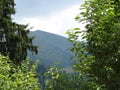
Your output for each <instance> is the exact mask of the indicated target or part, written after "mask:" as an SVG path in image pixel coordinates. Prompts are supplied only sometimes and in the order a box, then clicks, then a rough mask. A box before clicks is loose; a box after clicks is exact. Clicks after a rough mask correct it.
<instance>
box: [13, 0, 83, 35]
mask: <svg viewBox="0 0 120 90" xmlns="http://www.w3.org/2000/svg"><path fill="white" fill-rule="evenodd" d="M83 2H84V0H15V3H16V7H15V8H16V14H15V15H14V16H13V21H15V22H17V23H20V24H29V27H33V28H32V29H31V30H32V31H35V30H42V31H46V32H50V33H54V34H58V35H61V36H65V37H66V36H67V35H66V34H65V33H66V31H67V30H68V29H72V28H75V27H80V28H83V25H82V24H79V23H78V22H77V21H75V19H74V18H75V16H76V15H77V14H79V13H80V11H79V7H80V5H81V4H82V3H83Z"/></svg>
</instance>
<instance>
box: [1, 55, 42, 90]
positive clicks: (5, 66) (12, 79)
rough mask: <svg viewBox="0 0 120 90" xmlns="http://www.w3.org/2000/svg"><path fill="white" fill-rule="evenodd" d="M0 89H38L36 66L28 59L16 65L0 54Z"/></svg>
mask: <svg viewBox="0 0 120 90" xmlns="http://www.w3.org/2000/svg"><path fill="white" fill-rule="evenodd" d="M0 90H40V84H39V82H38V78H37V73H36V66H35V65H33V63H30V61H28V60H26V61H25V62H23V63H21V66H17V65H15V64H13V63H12V61H10V60H9V58H8V57H4V56H1V55H0Z"/></svg>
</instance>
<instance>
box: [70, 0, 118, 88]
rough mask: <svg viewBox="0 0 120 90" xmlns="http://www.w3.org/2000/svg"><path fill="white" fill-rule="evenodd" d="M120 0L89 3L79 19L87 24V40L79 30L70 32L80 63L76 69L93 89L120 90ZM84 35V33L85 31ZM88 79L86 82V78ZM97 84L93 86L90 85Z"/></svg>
mask: <svg viewBox="0 0 120 90" xmlns="http://www.w3.org/2000/svg"><path fill="white" fill-rule="evenodd" d="M119 8H120V0H87V1H85V3H84V4H83V5H82V6H81V8H80V9H82V12H81V13H80V15H78V16H77V17H76V20H78V21H80V22H84V23H86V25H85V26H86V30H85V31H84V35H83V37H82V38H83V39H84V40H83V41H78V34H79V30H78V29H74V31H72V32H71V31H70V32H68V34H69V40H70V41H72V42H73V49H72V51H73V52H74V53H75V55H76V57H77V59H78V61H77V63H76V64H75V65H74V66H75V69H76V70H77V71H79V72H80V73H81V76H80V77H83V78H82V79H83V81H85V82H86V83H87V84H86V85H87V86H88V88H89V87H90V85H92V88H93V87H94V86H95V85H97V87H94V88H100V87H101V88H106V89H107V90H119V89H120V68H119V67H120V9H119ZM82 33H83V32H82ZM84 77H86V79H84ZM90 82H93V83H90Z"/></svg>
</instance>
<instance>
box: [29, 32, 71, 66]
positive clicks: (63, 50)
mask: <svg viewBox="0 0 120 90" xmlns="http://www.w3.org/2000/svg"><path fill="white" fill-rule="evenodd" d="M30 36H35V38H34V40H33V44H35V45H37V46H38V51H39V53H38V54H37V55H32V53H29V54H28V56H30V58H31V59H33V60H40V63H41V64H44V65H45V66H49V65H54V64H57V65H60V66H62V67H69V66H71V65H72V60H70V57H71V55H72V54H71V53H70V51H69V50H68V49H69V48H70V47H71V43H70V42H68V41H67V38H65V37H62V36H59V35H56V34H52V33H48V32H44V31H41V30H36V31H31V32H30Z"/></svg>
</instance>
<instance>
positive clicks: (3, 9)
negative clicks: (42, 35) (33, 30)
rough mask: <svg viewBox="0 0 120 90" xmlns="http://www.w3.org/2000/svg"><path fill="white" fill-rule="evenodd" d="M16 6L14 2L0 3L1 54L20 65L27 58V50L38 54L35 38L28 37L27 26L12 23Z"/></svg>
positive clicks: (4, 1) (11, 0) (10, 0)
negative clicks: (34, 43)
mask: <svg viewBox="0 0 120 90" xmlns="http://www.w3.org/2000/svg"><path fill="white" fill-rule="evenodd" d="M14 6H15V3H14V0H1V1H0V34H1V41H0V46H1V48H0V52H1V53H2V54H4V55H6V54H8V55H9V58H10V59H11V60H14V62H15V63H17V64H18V63H20V62H21V61H22V60H24V59H25V58H26V56H27V50H30V51H32V52H35V53H37V47H36V46H34V45H33V44H32V40H33V37H29V36H28V34H29V29H27V25H22V24H17V23H16V22H12V18H11V15H14V14H15V8H14Z"/></svg>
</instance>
